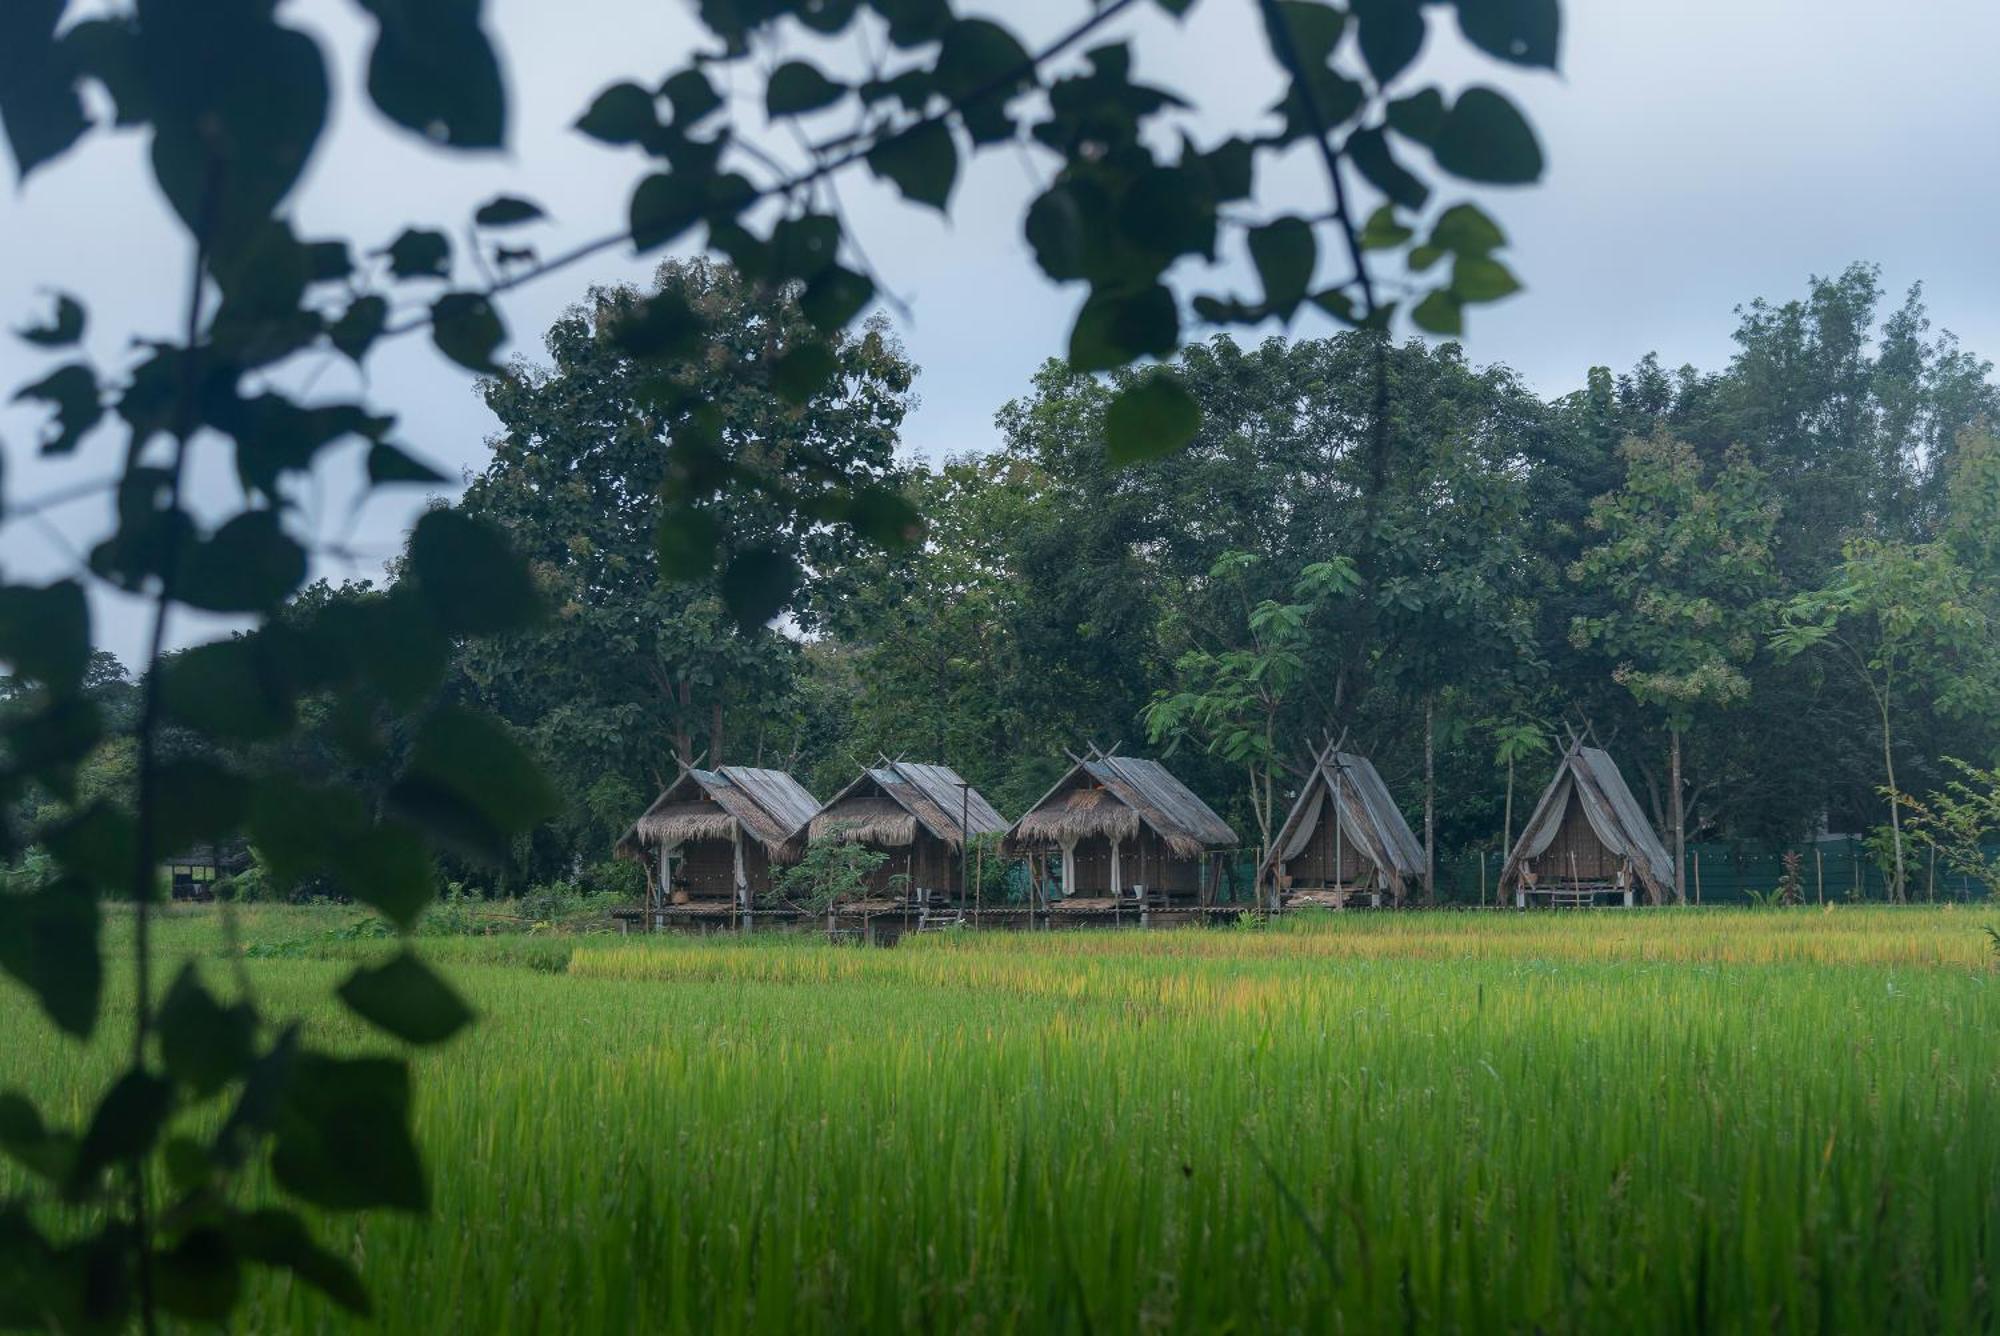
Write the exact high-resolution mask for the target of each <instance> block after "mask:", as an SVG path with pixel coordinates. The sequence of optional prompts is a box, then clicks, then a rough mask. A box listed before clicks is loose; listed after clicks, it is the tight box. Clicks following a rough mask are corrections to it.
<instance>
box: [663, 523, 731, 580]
mask: <svg viewBox="0 0 2000 1336" xmlns="http://www.w3.org/2000/svg"><path fill="white" fill-rule="evenodd" d="M715 544H716V525H715V517H714V516H713V515H710V514H709V513H708V512H707V511H705V510H693V509H689V508H686V507H680V508H667V507H662V508H661V510H660V518H659V525H658V528H657V529H656V530H655V532H654V539H653V546H654V551H655V553H656V555H657V556H658V558H659V562H660V578H661V579H663V580H667V581H669V582H672V581H679V580H697V579H700V578H701V577H702V576H704V575H707V574H708V573H709V572H711V571H713V570H714V569H715V555H716V553H715Z"/></svg>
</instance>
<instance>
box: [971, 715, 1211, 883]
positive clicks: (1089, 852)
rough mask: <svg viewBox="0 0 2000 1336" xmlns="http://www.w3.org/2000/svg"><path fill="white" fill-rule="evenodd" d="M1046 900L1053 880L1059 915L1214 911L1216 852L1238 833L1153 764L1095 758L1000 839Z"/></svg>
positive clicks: (1082, 761) (1075, 770)
mask: <svg viewBox="0 0 2000 1336" xmlns="http://www.w3.org/2000/svg"><path fill="white" fill-rule="evenodd" d="M1007 843H1008V847H1009V848H1010V849H1012V850H1013V851H1015V852H1016V853H1018V854H1021V855H1024V856H1026V857H1027V859H1028V860H1029V875H1030V879H1031V882H1032V883H1033V885H1034V886H1035V888H1036V893H1037V895H1038V896H1039V897H1040V898H1041V899H1043V900H1044V901H1046V900H1047V899H1048V898H1049V896H1048V891H1049V888H1050V884H1051V882H1052V881H1055V880H1056V879H1057V878H1058V877H1059V878H1060V885H1061V888H1062V898H1063V904H1064V906H1065V907H1066V908H1069V909H1072V910H1075V909H1088V908H1092V907H1104V908H1110V907H1115V906H1116V905H1118V904H1119V903H1120V902H1121V901H1136V902H1138V903H1139V904H1140V905H1141V906H1143V907H1150V908H1161V909H1166V908H1176V907H1187V906H1207V905H1211V904H1213V903H1215V901H1216V899H1217V896H1218V892H1219V890H1220V884H1221V878H1222V863H1221V858H1220V854H1221V851H1222V850H1225V849H1233V848H1235V847H1236V845H1237V843H1238V841H1237V838H1236V832H1235V831H1233V830H1231V829H1230V828H1229V823H1227V822H1226V821H1224V820H1223V819H1222V818H1221V817H1219V816H1217V815H1216V814H1215V813H1214V811H1212V810H1211V809H1210V808H1209V806H1208V804H1207V803H1204V802H1203V801H1202V800H1201V799H1200V798H1198V797H1196V796H1195V795H1194V791H1193V790H1191V789H1189V788H1188V787H1187V785H1185V784H1183V783H1181V782H1180V781H1179V780H1178V779H1175V778H1174V777H1173V775H1172V774H1170V773H1168V771H1167V768H1166V767H1165V766H1163V765H1161V764H1160V763H1159V762H1158V761H1149V760H1144V759H1141V758H1140V757H1136V756H1113V755H1107V754H1105V753H1102V752H1093V753H1092V754H1091V755H1090V757H1088V758H1087V759H1080V760H1077V761H1076V764H1075V765H1073V766H1071V767H1070V769H1069V772H1068V773H1067V774H1065V775H1064V776H1063V777H1062V778H1061V779H1059V780H1057V781H1056V784H1055V787H1053V788H1051V789H1050V790H1049V791H1048V792H1047V793H1046V794H1044V795H1043V796H1042V799H1041V801H1040V802H1038V803H1036V804H1035V805H1034V806H1033V807H1031V808H1029V809H1028V813H1027V815H1026V816H1023V817H1022V818H1021V819H1020V820H1019V821H1017V822H1015V823H1014V828H1013V829H1012V830H1011V831H1009V832H1008V835H1007Z"/></svg>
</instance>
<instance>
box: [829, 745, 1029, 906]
mask: <svg viewBox="0 0 2000 1336" xmlns="http://www.w3.org/2000/svg"><path fill="white" fill-rule="evenodd" d="M1006 829H1007V820H1006V818H1005V817H1003V816H1001V815H1000V814H999V813H998V812H996V811H994V810H993V805H992V804H991V803H989V802H987V801H986V799H985V798H984V797H983V796H981V794H980V792H979V790H978V789H975V788H973V787H972V785H970V784H968V783H967V782H966V781H965V780H964V779H962V778H960V777H959V773H958V772H957V771H956V770H953V769H952V768H951V767H950V766H948V765H921V764H918V763H917V762H915V761H891V760H888V759H886V758H885V759H883V760H882V761H881V762H880V763H879V764H876V765H873V766H870V767H869V768H868V769H866V770H863V771H862V772H861V774H860V775H859V776H857V777H856V778H855V780H854V782H853V783H851V784H849V785H848V786H847V787H846V788H844V789H842V790H841V791H840V792H839V793H837V794H835V795H834V796H833V797H832V798H831V799H830V800H828V802H827V803H826V805H825V806H824V807H821V808H820V809H819V811H818V812H816V813H814V814H813V817H812V819H811V821H810V823H809V824H808V825H807V827H806V838H807V839H808V840H809V841H813V842H817V841H820V840H846V841H850V842H852V843H855V844H860V845H864V846H866V847H868V848H870V849H874V850H876V851H878V852H880V853H883V854H886V855H887V857H886V858H885V859H884V860H883V862H882V864H881V866H879V867H877V868H876V869H875V871H874V872H872V873H871V874H870V875H869V879H868V899H869V900H873V901H881V900H888V899H896V900H907V901H910V902H915V903H917V904H922V905H930V904H943V903H952V902H956V901H957V900H958V899H959V898H960V896H961V894H962V892H963V891H964V889H965V882H964V878H963V853H964V850H965V843H966V838H967V836H968V835H973V836H978V835H997V834H999V833H1000V832H1001V831H1004V830H1006Z"/></svg>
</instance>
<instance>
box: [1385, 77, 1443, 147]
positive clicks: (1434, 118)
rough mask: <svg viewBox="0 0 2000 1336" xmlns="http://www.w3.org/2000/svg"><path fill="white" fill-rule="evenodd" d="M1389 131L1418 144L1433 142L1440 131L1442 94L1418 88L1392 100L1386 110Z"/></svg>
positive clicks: (1431, 89)
mask: <svg viewBox="0 0 2000 1336" xmlns="http://www.w3.org/2000/svg"><path fill="white" fill-rule="evenodd" d="M1386 114H1387V116H1388V120H1389V128H1390V129H1391V130H1394V131H1395V132H1396V133H1397V134H1399V135H1402V136H1403V137H1405V138H1406V139H1414V140H1416V141H1417V142H1418V143H1419V144H1424V145H1430V144H1434V143H1436V142H1437V137H1438V131H1440V130H1442V129H1443V128H1444V95H1443V94H1442V93H1440V92H1438V90H1437V89H1435V88H1424V89H1419V90H1418V91H1417V92H1414V93H1412V94H1410V95H1409V96H1408V97H1398V98H1392V99H1390V101H1389V105H1388V107H1387V109H1386Z"/></svg>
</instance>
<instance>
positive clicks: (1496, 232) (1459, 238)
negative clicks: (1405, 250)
mask: <svg viewBox="0 0 2000 1336" xmlns="http://www.w3.org/2000/svg"><path fill="white" fill-rule="evenodd" d="M1506 244H1507V237H1506V234H1505V233H1503V232H1502V231H1501V230H1500V227H1499V225H1498V224H1497V223H1495V222H1494V221H1493V220H1492V219H1491V218H1488V217H1487V216H1486V215H1485V214H1484V213H1483V212H1481V211H1480V210H1479V209H1478V208H1477V207H1476V206H1474V205H1471V204H1454V205H1452V206H1451V207H1450V208H1449V209H1446V210H1445V211H1444V212H1443V213H1441V214H1439V215H1438V220H1437V223H1436V225H1435V226H1433V227H1432V228H1431V245H1433V246H1437V247H1439V248H1441V249H1443V250H1448V251H1450V252H1452V253H1453V254H1454V255H1486V254H1488V253H1490V252H1492V251H1495V250H1498V249H1499V248H1500V247H1502V246H1504V245H1506Z"/></svg>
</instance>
